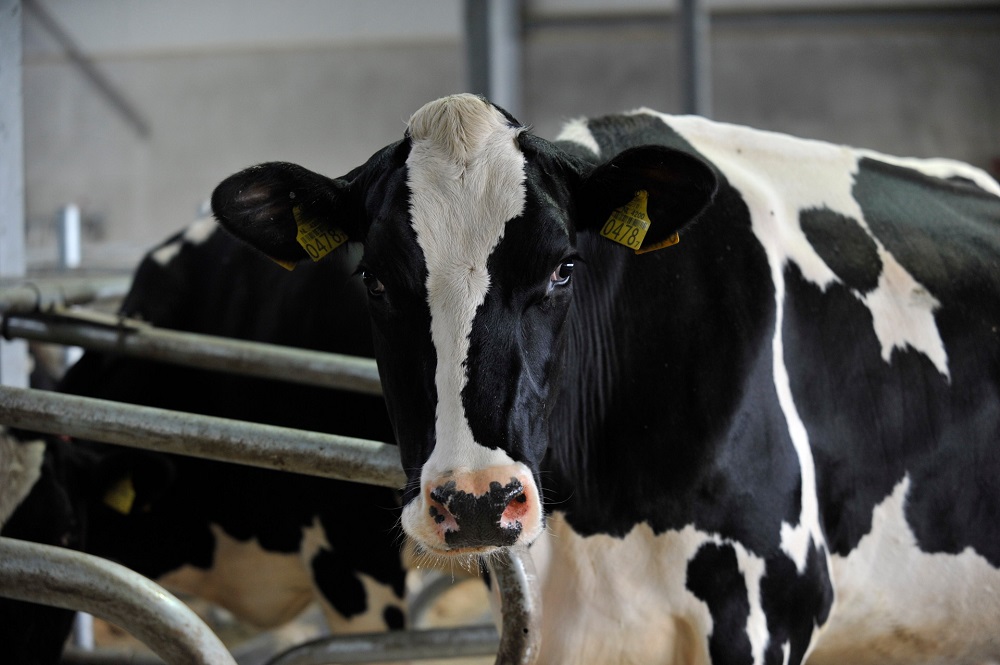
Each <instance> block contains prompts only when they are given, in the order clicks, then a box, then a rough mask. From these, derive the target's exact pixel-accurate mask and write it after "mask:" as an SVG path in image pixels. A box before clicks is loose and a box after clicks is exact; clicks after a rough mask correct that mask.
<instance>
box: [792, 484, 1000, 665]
mask: <svg viewBox="0 0 1000 665" xmlns="http://www.w3.org/2000/svg"><path fill="white" fill-rule="evenodd" d="M910 482H911V481H910V479H909V477H906V478H904V479H903V480H901V481H900V482H899V483H898V484H897V485H896V487H895V488H894V489H893V492H892V494H890V495H889V496H888V497H886V498H885V500H884V501H883V502H882V503H880V504H879V505H878V506H876V507H875V509H874V511H873V513H872V529H871V531H870V532H869V533H868V535H866V536H865V537H863V538H862V539H861V542H860V543H858V546H857V547H856V548H855V549H854V551H852V552H851V553H850V554H849V555H848V556H846V557H842V556H836V555H835V556H833V557H831V566H832V568H831V572H832V574H833V579H834V583H835V587H834V588H835V591H836V598H837V600H836V603H835V605H834V611H833V612H832V613H831V617H830V621H829V622H828V623H827V625H826V626H825V627H824V628H823V630H822V631H821V632H820V636H819V639H818V640H817V643H816V648H815V651H814V652H813V654H812V659H811V660H810V661H809V663H810V665H814V664H819V665H823V664H825V663H857V664H858V665H863V664H865V663H872V664H875V663H878V664H883V663H886V664H887V663H911V662H921V663H941V664H944V663H985V662H988V661H991V660H994V661H995V660H996V659H997V658H998V656H1000V643H998V642H997V639H996V638H997V636H996V618H997V617H998V616H1000V571H998V570H997V569H996V568H993V567H992V566H991V565H990V564H989V562H987V561H986V560H985V559H984V558H983V557H982V556H980V555H979V554H977V553H976V552H975V551H973V550H972V549H971V548H966V549H965V550H964V551H962V552H961V553H959V554H957V555H955V554H928V553H926V552H923V551H921V550H920V547H919V546H918V545H917V541H916V538H915V536H914V535H913V531H912V529H911V528H910V526H909V524H908V523H907V521H906V512H905V508H906V500H907V495H908V494H909V491H910Z"/></svg>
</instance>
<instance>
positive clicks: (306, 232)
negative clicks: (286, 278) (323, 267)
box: [278, 206, 347, 268]
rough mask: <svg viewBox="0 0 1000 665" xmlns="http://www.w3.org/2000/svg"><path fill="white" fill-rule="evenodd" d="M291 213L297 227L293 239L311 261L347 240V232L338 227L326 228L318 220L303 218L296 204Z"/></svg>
mask: <svg viewBox="0 0 1000 665" xmlns="http://www.w3.org/2000/svg"><path fill="white" fill-rule="evenodd" d="M292 214H293V215H294V216H295V225H296V226H297V227H298V229H299V232H298V233H297V234H296V236H295V239H296V240H298V241H299V244H300V245H302V249H304V250H306V253H307V254H309V258H311V259H312V260H313V261H319V260H320V259H321V258H323V257H324V256H326V255H327V254H329V253H330V252H332V251H333V250H335V249H337V248H338V247H340V246H341V245H343V244H344V243H345V242H347V234H346V233H344V232H343V231H341V230H340V229H337V228H334V229H327V228H325V227H324V226H323V224H322V223H321V222H320V221H319V220H316V219H304V218H303V217H302V213H301V211H300V210H299V207H298V206H295V207H294V208H292ZM278 263H279V265H283V266H284V267H286V268H287V267H288V266H287V265H286V264H285V263H284V262H281V261H279V262H278Z"/></svg>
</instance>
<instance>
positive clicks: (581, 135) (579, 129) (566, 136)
mask: <svg viewBox="0 0 1000 665" xmlns="http://www.w3.org/2000/svg"><path fill="white" fill-rule="evenodd" d="M556 141H570V142H572V143H576V144H577V145H582V146H583V147H584V148H587V149H588V150H590V151H591V152H592V153H594V156H595V157H600V156H601V146H599V145H598V144H597V139H595V138H594V134H593V132H591V131H590V127H588V126H587V119H586V118H579V119H577V120H570V121H569V122H567V123H566V124H565V125H563V127H562V129H561V130H560V131H559V135H558V136H556Z"/></svg>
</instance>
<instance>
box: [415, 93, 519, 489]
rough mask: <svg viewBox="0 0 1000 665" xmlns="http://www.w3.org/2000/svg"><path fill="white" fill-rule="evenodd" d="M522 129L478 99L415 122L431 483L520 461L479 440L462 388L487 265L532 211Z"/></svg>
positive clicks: (441, 104)
mask: <svg viewBox="0 0 1000 665" xmlns="http://www.w3.org/2000/svg"><path fill="white" fill-rule="evenodd" d="M520 131H521V130H520V129H518V128H516V127H510V126H509V124H508V122H507V119H506V118H505V117H504V116H503V115H502V114H501V113H500V112H499V111H497V110H496V109H495V108H494V107H492V106H490V105H489V104H487V103H485V102H483V101H482V100H481V99H479V98H478V97H474V96H471V95H458V96H454V97H447V98H445V99H441V100H437V101H435V102H431V103H430V104H427V105H426V106H424V107H423V108H421V109H420V110H419V111H417V112H416V113H415V114H414V115H413V117H412V118H411V119H410V137H411V140H412V148H411V150H410V156H409V159H408V160H407V167H408V181H407V184H408V185H409V188H410V215H411V220H412V224H413V229H414V231H415V232H416V236H417V242H418V244H419V245H420V248H421V249H422V250H423V253H424V258H425V260H426V263H427V300H428V304H429V306H430V313H431V339H432V341H433V344H434V350H435V352H436V353H437V369H436V374H435V386H436V387H437V397H438V403H437V412H436V414H435V416H436V418H435V435H436V443H435V448H434V451H433V453H432V455H431V457H430V459H429V460H428V461H427V463H426V464H425V465H424V469H423V476H422V477H423V479H425V480H427V479H428V478H436V477H438V476H439V475H440V474H441V473H443V472H445V471H450V470H452V469H455V468H469V469H481V468H485V467H488V466H499V465H505V464H510V463H512V460H511V459H510V457H508V456H507V455H506V454H505V453H503V452H502V451H499V450H496V451H494V450H489V449H487V448H485V447H483V446H480V445H478V444H477V443H476V442H475V440H474V438H473V435H472V431H471V429H470V427H469V422H468V419H467V418H466V415H465V411H464V409H463V406H462V389H463V388H464V387H465V384H466V373H465V361H466V358H467V357H468V353H469V335H470V333H471V331H472V321H473V318H474V317H475V315H476V310H477V308H478V307H479V306H480V305H481V304H482V303H483V301H484V300H485V298H486V292H487V290H488V289H489V286H490V276H489V274H488V272H487V270H486V262H487V260H488V259H489V257H490V254H491V253H492V252H493V250H494V249H495V248H496V246H497V245H498V244H499V242H500V240H501V239H502V238H503V235H504V228H505V226H506V224H507V222H508V221H509V220H511V219H513V218H514V217H517V216H518V215H520V214H521V212H522V211H523V210H524V202H525V185H524V178H525V171H524V155H523V154H522V153H521V151H520V149H519V148H518V145H517V141H516V139H517V135H518V133H520Z"/></svg>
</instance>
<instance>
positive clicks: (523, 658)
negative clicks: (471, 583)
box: [487, 547, 542, 665]
mask: <svg viewBox="0 0 1000 665" xmlns="http://www.w3.org/2000/svg"><path fill="white" fill-rule="evenodd" d="M487 563H488V565H489V567H490V572H491V573H492V575H493V579H495V580H496V583H497V588H498V589H499V590H500V610H501V612H502V614H503V626H502V630H501V632H500V649H499V651H498V652H497V659H496V665H531V664H532V663H534V662H535V660H536V659H537V658H538V649H539V646H540V644H541V639H542V635H541V630H539V621H538V617H539V616H541V611H542V598H541V595H540V594H539V590H538V575H537V573H536V572H535V562H534V560H533V559H532V558H531V554H530V553H529V552H528V551H527V549H526V548H524V547H506V548H504V549H502V550H500V551H499V552H498V553H496V554H493V555H491V557H490V559H489V561H488V562H487Z"/></svg>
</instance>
